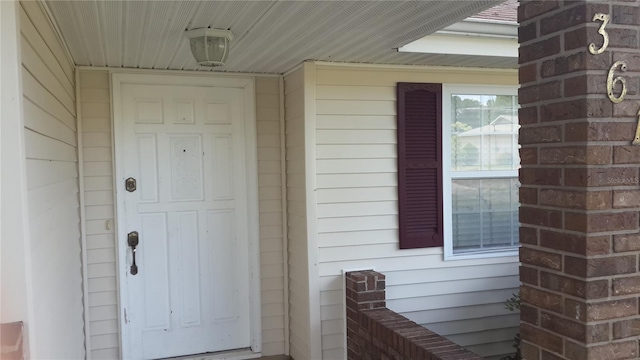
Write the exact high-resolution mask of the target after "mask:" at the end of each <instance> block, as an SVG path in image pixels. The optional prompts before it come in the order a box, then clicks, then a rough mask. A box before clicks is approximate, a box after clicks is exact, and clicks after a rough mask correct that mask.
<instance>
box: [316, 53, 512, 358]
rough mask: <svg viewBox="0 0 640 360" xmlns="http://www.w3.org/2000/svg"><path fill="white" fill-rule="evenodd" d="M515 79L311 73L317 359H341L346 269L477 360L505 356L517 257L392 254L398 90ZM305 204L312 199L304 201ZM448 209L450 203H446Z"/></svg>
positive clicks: (320, 69) (436, 72)
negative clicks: (378, 284) (370, 272)
mask: <svg viewBox="0 0 640 360" xmlns="http://www.w3.org/2000/svg"><path fill="white" fill-rule="evenodd" d="M517 81H518V78H517V73H516V72H513V71H503V72H497V71H485V70H479V71H477V72H470V71H460V70H457V69H447V68H441V69H435V68H433V69H420V68H407V67H405V68H402V67H375V68H374V67H344V66H331V65H323V64H319V65H317V67H316V84H317V85H316V94H317V97H316V98H317V100H316V137H317V139H316V144H315V145H316V149H317V155H316V166H317V185H318V188H317V192H316V196H317V203H318V247H319V265H318V266H319V272H320V279H319V281H320V286H321V296H320V300H321V316H322V351H323V358H324V359H336V358H341V357H342V356H343V353H344V346H345V344H344V333H343V331H344V319H343V307H344V303H343V298H344V295H343V290H342V289H343V286H344V285H343V284H342V270H343V269H364V268H375V270H376V271H379V272H381V273H383V274H385V275H386V276H387V306H388V307H389V308H390V309H392V310H394V311H396V312H398V313H400V314H402V315H405V316H407V317H408V318H410V319H412V320H414V321H416V322H417V323H419V324H422V325H424V326H427V327H428V328H429V329H431V330H433V331H435V332H437V333H440V334H442V335H444V336H446V337H448V338H450V339H451V340H453V341H454V342H456V343H458V344H460V345H462V346H465V347H467V348H469V349H470V350H472V351H475V352H477V353H478V354H480V355H481V356H486V357H490V356H496V355H501V354H507V353H510V352H511V351H512V350H513V348H512V347H511V345H512V344H513V336H514V335H515V333H516V332H517V329H518V325H519V315H518V314H515V313H510V312H509V311H508V310H506V309H505V308H504V304H503V302H504V301H505V300H506V299H508V298H509V297H511V294H512V293H516V292H517V291H518V286H519V280H518V259H517V258H516V257H504V258H494V259H482V260H480V259H478V260H460V261H444V260H443V251H442V248H428V249H412V250H399V249H398V215H397V214H398V210H397V206H398V204H397V188H396V187H397V174H396V166H397V165H396V158H397V150H396V116H395V115H396V103H395V100H396V83H397V82H432V83H451V82H457V83H477V84H517ZM308 196H312V195H311V194H310V195H308ZM445 201H447V199H445Z"/></svg>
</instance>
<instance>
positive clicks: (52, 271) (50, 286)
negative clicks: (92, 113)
mask: <svg viewBox="0 0 640 360" xmlns="http://www.w3.org/2000/svg"><path fill="white" fill-rule="evenodd" d="M20 5H21V9H20V25H21V26H20V29H21V33H22V37H21V39H20V40H21V44H20V45H21V59H22V85H23V91H24V97H23V99H22V102H23V111H24V150H25V158H26V163H25V164H26V185H27V208H28V222H29V233H30V235H29V243H30V248H29V253H28V254H27V256H28V257H29V259H30V263H31V269H30V271H31V284H30V285H31V294H30V296H31V297H32V299H33V308H32V309H33V310H32V311H33V318H32V322H31V328H32V329H31V331H32V332H30V336H31V339H30V341H32V342H33V345H32V353H31V357H32V358H66V359H77V358H83V357H84V355H85V349H84V331H83V329H84V320H83V312H82V294H83V292H82V264H81V249H80V217H79V199H78V191H79V190H78V152H77V137H76V104H75V75H74V65H73V63H72V62H71V60H70V58H69V57H68V56H67V53H66V52H65V48H64V44H63V43H62V41H61V40H60V39H59V38H58V37H57V35H56V31H55V29H54V27H53V25H52V23H51V22H50V20H49V18H48V16H47V14H46V11H45V10H44V8H43V7H42V5H41V3H40V2H35V1H25V2H21V3H20Z"/></svg>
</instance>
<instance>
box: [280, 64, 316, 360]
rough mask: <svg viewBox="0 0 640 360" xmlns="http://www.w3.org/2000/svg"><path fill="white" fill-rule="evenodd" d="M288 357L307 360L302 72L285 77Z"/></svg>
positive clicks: (307, 299)
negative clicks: (289, 355)
mask: <svg viewBox="0 0 640 360" xmlns="http://www.w3.org/2000/svg"><path fill="white" fill-rule="evenodd" d="M284 89H285V99H286V101H285V121H286V130H285V134H286V147H287V148H286V155H287V159H286V161H287V218H288V230H287V231H288V237H289V247H288V249H289V319H290V320H289V321H290V325H289V327H290V342H291V344H290V354H291V357H292V358H294V359H296V360H305V359H309V358H310V351H311V350H310V344H309V341H310V321H309V269H308V256H307V254H308V248H307V244H308V242H307V216H306V206H307V194H306V178H305V146H307V144H305V121H304V111H305V109H304V70H303V69H302V68H301V69H299V70H296V71H295V72H293V73H291V74H289V75H287V76H285V78H284Z"/></svg>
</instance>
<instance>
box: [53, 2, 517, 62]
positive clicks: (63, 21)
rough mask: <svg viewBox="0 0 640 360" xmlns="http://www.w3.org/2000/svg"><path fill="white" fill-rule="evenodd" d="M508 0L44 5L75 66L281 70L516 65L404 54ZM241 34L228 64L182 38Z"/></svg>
mask: <svg viewBox="0 0 640 360" xmlns="http://www.w3.org/2000/svg"><path fill="white" fill-rule="evenodd" d="M502 1H503V0H476V1H468V0H459V1H442V0H422V1H313V0H312V1H277V0H262V1H99V0H88V1H58V0H46V4H47V6H48V7H49V8H50V10H51V13H52V15H53V17H54V20H55V22H56V23H57V25H58V27H59V28H60V31H61V33H62V36H63V38H64V39H65V41H66V42H67V45H68V47H69V51H70V52H71V54H72V56H73V59H74V61H75V63H76V65H84V66H101V67H102V66H109V67H126V68H144V69H171V70H201V71H211V70H215V71H228V72H253V73H284V72H286V71H288V70H290V69H292V68H294V67H295V66H297V65H298V64H300V63H301V62H302V61H304V60H308V59H312V60H323V61H336V62H355V63H375V64H404V65H450V66H480V67H515V66H516V64H517V62H514V61H512V60H511V59H509V60H506V61H505V60H504V59H502V58H499V57H487V58H485V59H478V58H474V57H469V56H452V55H450V54H419V53H400V52H398V51H397V49H398V48H399V47H401V46H403V45H405V44H408V43H410V42H412V41H415V40H417V39H420V38H422V37H424V36H425V35H427V34H431V33H434V32H435V31H438V30H440V29H443V28H445V27H447V26H449V25H451V24H454V23H456V22H459V21H461V20H463V19H465V18H467V17H469V16H471V15H473V14H476V13H478V12H480V11H482V10H484V9H487V8H489V7H491V6H494V5H496V4H498V3H500V2H502ZM203 27H211V28H219V29H230V30H231V31H232V32H233V34H234V40H233V41H232V42H231V48H230V55H229V58H228V59H227V65H225V66H223V67H216V68H208V67H200V66H198V65H197V63H196V62H195V59H194V58H193V57H192V55H191V51H190V49H189V43H188V41H187V39H186V37H185V35H184V32H185V30H188V29H196V28H203Z"/></svg>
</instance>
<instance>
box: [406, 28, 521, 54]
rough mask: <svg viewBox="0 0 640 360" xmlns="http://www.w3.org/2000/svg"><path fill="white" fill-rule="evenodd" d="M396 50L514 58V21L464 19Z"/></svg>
mask: <svg viewBox="0 0 640 360" xmlns="http://www.w3.org/2000/svg"><path fill="white" fill-rule="evenodd" d="M398 51H399V52H409V53H426V54H453V55H466V56H481V57H484V56H492V57H494V56H495V57H509V58H517V57H518V24H517V23H512V22H503V21H486V20H480V19H467V20H464V21H461V22H459V23H456V24H453V25H451V26H449V27H446V28H444V29H442V30H440V31H437V32H435V33H434V34H431V35H427V36H425V37H423V38H421V39H419V40H416V41H414V42H412V43H409V44H407V45H405V46H402V47H400V48H398Z"/></svg>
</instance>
